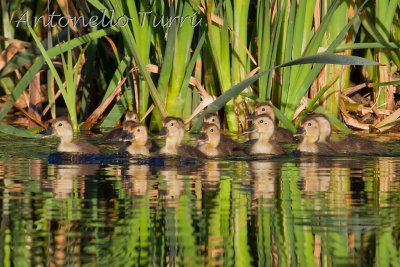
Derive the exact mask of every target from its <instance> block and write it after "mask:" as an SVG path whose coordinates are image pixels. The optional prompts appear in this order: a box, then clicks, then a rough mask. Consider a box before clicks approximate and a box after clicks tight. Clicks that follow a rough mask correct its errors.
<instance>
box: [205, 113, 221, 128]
mask: <svg viewBox="0 0 400 267" xmlns="http://www.w3.org/2000/svg"><path fill="white" fill-rule="evenodd" d="M204 122H205V123H212V124H215V125H216V126H217V127H218V129H221V121H220V120H219V117H218V114H217V113H208V114H206V115H205V116H204Z"/></svg>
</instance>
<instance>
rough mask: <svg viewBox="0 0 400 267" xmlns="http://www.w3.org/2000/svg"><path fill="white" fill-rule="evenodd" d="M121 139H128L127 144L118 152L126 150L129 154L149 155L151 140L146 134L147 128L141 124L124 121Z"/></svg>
mask: <svg viewBox="0 0 400 267" xmlns="http://www.w3.org/2000/svg"><path fill="white" fill-rule="evenodd" d="M121 139H122V140H123V141H128V145H127V146H126V147H123V148H122V149H121V150H122V151H120V152H125V151H126V152H128V153H129V154H130V155H144V156H150V150H149V146H151V141H150V140H149V138H148V135H147V128H146V126H144V125H143V124H141V123H138V122H133V121H128V122H126V123H125V125H124V130H123V131H122V134H121Z"/></svg>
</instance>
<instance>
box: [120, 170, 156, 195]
mask: <svg viewBox="0 0 400 267" xmlns="http://www.w3.org/2000/svg"><path fill="white" fill-rule="evenodd" d="M149 176H150V166H149V165H147V164H142V165H139V164H130V165H129V167H128V169H127V170H126V172H123V176H122V177H123V178H124V189H125V191H126V192H127V193H128V194H129V195H131V196H144V195H145V194H146V193H147V190H148V188H149V187H148V183H149V181H148V177H149Z"/></svg>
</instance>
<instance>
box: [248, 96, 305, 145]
mask: <svg viewBox="0 0 400 267" xmlns="http://www.w3.org/2000/svg"><path fill="white" fill-rule="evenodd" d="M262 114H266V115H268V116H269V117H270V118H271V119H272V121H273V122H274V123H275V120H276V117H275V112H274V109H273V108H272V106H271V105H270V104H268V103H257V104H256V105H255V106H254V112H253V114H251V115H250V116H249V117H248V118H247V121H252V120H253V119H254V118H255V117H256V116H258V115H262ZM257 138H258V133H257V132H253V133H251V135H250V139H257ZM271 141H274V142H279V143H297V142H298V141H299V140H298V139H297V138H296V137H295V136H293V133H292V132H291V131H289V130H288V129H285V128H282V127H275V131H274V134H273V136H272V137H271Z"/></svg>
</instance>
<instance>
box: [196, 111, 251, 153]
mask: <svg viewBox="0 0 400 267" xmlns="http://www.w3.org/2000/svg"><path fill="white" fill-rule="evenodd" d="M203 123H208V124H214V125H215V126H217V127H218V129H219V132H220V143H221V146H223V147H230V150H231V151H234V152H235V155H236V154H237V156H240V155H243V154H244V153H243V149H242V146H241V144H240V143H239V142H237V141H235V140H233V139H232V138H231V137H230V136H228V135H226V134H223V133H222V131H221V122H220V120H219V117H218V114H217V113H208V114H206V115H205V116H204V122H203ZM199 145H202V142H200V143H199ZM203 152H204V151H203Z"/></svg>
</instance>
